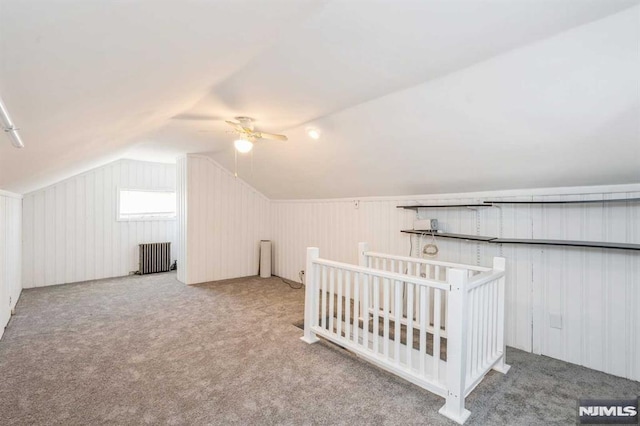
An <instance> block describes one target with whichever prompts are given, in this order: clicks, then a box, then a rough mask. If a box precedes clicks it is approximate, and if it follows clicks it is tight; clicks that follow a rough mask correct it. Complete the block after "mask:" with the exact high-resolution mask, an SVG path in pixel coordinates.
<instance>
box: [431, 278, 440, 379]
mask: <svg viewBox="0 0 640 426" xmlns="http://www.w3.org/2000/svg"><path fill="white" fill-rule="evenodd" d="M441 293H442V290H439V289H434V301H433V377H434V378H435V379H436V380H437V379H438V377H439V374H438V373H439V372H438V369H439V367H440V303H441V301H440V300H441V299H440V295H441Z"/></svg>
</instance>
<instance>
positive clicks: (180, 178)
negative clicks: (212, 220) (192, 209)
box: [176, 157, 189, 283]
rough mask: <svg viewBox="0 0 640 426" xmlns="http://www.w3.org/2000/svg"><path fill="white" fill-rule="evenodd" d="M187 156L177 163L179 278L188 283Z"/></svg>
mask: <svg viewBox="0 0 640 426" xmlns="http://www.w3.org/2000/svg"><path fill="white" fill-rule="evenodd" d="M187 177H188V175H187V157H181V158H179V159H178V161H177V163H176V202H177V203H178V205H177V209H176V257H177V260H178V280H179V281H181V282H183V283H188V282H189V279H188V277H187V268H186V265H187V211H188V207H189V204H188V202H189V200H188V198H187Z"/></svg>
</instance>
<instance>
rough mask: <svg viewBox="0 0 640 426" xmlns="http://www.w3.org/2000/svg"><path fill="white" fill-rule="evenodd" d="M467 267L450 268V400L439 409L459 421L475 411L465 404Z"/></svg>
mask: <svg viewBox="0 0 640 426" xmlns="http://www.w3.org/2000/svg"><path fill="white" fill-rule="evenodd" d="M468 280H469V277H468V274H467V271H465V270H462V269H450V270H449V271H448V283H449V285H450V291H449V294H448V306H447V382H446V387H447V395H446V400H447V402H446V403H445V405H444V406H443V407H442V408H441V409H440V410H439V411H438V412H439V413H440V414H442V415H443V416H445V417H448V418H450V419H451V420H453V421H454V422H456V423H458V424H463V423H464V422H465V421H466V420H467V418H469V415H470V414H471V412H470V411H469V410H467V409H465V408H464V399H465V393H466V388H465V386H466V377H467V371H466V370H467V306H466V299H467V282H468Z"/></svg>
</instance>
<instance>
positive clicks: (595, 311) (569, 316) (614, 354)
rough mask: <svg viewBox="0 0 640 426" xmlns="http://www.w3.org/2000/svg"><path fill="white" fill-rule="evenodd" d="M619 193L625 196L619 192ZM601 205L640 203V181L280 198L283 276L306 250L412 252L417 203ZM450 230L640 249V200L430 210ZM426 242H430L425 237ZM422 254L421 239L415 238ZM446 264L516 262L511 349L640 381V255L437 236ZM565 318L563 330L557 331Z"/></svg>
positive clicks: (346, 257)
mask: <svg viewBox="0 0 640 426" xmlns="http://www.w3.org/2000/svg"><path fill="white" fill-rule="evenodd" d="M614 192H618V193H614ZM505 197H509V198H515V199H520V198H521V197H523V198H524V199H529V200H531V199H532V197H534V199H536V200H538V199H540V200H545V199H553V198H560V199H580V198H582V199H601V198H630V197H640V185H628V186H618V187H609V188H599V187H592V188H570V189H559V190H538V191H534V190H529V191H527V190H522V191H503V192H494V193H477V194H449V195H437V196H425V197H414V198H408V197H398V198H397V199H393V198H388V197H387V198H368V199H362V200H360V202H359V207H358V208H357V209H356V208H355V205H354V200H352V199H338V200H310V201H274V202H273V203H272V206H273V207H272V209H273V212H272V217H273V236H274V247H275V250H274V252H275V269H274V273H275V274H277V275H280V276H283V277H285V278H288V279H293V280H297V279H298V272H299V271H300V270H302V269H304V255H305V247H307V246H317V247H320V256H321V257H324V258H329V259H334V260H340V261H345V262H350V263H356V262H357V243H358V241H368V242H369V243H371V247H372V249H373V250H376V251H381V252H387V253H394V254H402V255H407V254H408V253H409V249H410V238H409V236H407V235H405V234H401V233H400V232H399V231H400V230H401V229H410V228H411V227H412V222H413V219H414V218H415V217H416V213H415V212H413V211H410V210H402V209H397V208H396V206H397V205H402V204H414V203H420V202H424V203H458V202H473V201H477V200H478V199H489V198H493V199H495V198H505ZM420 214H421V216H422V217H432V218H437V219H439V221H440V224H441V225H442V226H443V227H444V229H445V230H447V231H448V232H455V233H463V234H478V235H489V236H502V237H505V238H508V237H519V238H520V237H521V238H543V239H544V238H552V239H575V240H596V241H598V240H602V241H617V242H635V243H640V225H639V223H640V203H637V202H635V203H622V204H607V205H603V204H594V205H564V206H544V207H541V206H531V205H524V206H513V205H506V206H503V207H502V208H501V209H498V208H493V207H492V208H482V209H480V210H479V211H477V212H476V211H475V210H470V209H466V208H461V209H436V210H431V209H430V210H423V211H422V212H421V213H420ZM422 243H423V244H424V243H426V239H425V240H423V242H422ZM413 244H414V254H416V252H417V249H416V246H418V245H419V244H418V238H417V237H414V238H413ZM437 244H438V246H439V247H440V253H439V255H438V257H439V258H440V259H443V260H450V261H460V262H464V263H472V264H476V263H478V262H479V263H481V264H483V265H490V262H491V258H492V257H493V256H495V255H504V256H505V257H507V259H508V264H507V267H508V291H507V344H508V345H510V346H513V347H516V348H520V349H523V350H527V351H532V352H534V353H539V354H544V355H548V356H551V357H553V358H558V359H561V360H565V361H569V362H572V363H576V364H581V365H585V366H587V367H590V368H593V369H596V370H601V371H605V372H608V373H611V374H615V375H618V376H622V377H627V378H632V379H635V380H640V310H639V309H638V306H640V288H639V287H638V283H639V282H640V259H639V257H640V256H639V254H638V252H636V251H622V250H604V249H584V248H569V247H543V246H534V245H508V244H504V245H502V246H500V245H487V244H482V243H481V244H476V243H469V242H464V241H459V240H448V239H443V238H441V239H438V240H437ZM552 314H553V315H561V316H562V321H563V326H562V329H555V328H551V327H550V326H549V317H550V315H552Z"/></svg>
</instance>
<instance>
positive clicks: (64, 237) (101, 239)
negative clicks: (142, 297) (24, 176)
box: [23, 160, 176, 288]
mask: <svg viewBox="0 0 640 426" xmlns="http://www.w3.org/2000/svg"><path fill="white" fill-rule="evenodd" d="M175 170H176V168H175V165H173V164H160V163H149V162H143V161H133V160H119V161H116V162H113V163H110V164H107V165H106V166H103V167H99V168H96V169H93V170H91V171H89V172H87V173H84V174H81V175H78V176H75V177H72V178H70V179H67V180H64V181H62V182H59V183H56V184H55V185H52V186H49V187H47V188H43V189H41V190H38V191H35V192H31V193H29V194H26V195H25V196H24V210H23V241H24V243H23V286H24V287H25V288H29V287H41V286H47V285H54V284H62V283H71V282H78V281H87V280H93V279H99V278H108V277H117V276H122V275H127V274H129V272H131V271H136V270H138V244H140V243H150V242H164V241H169V242H172V243H173V244H172V257H173V258H174V259H175V257H176V256H175V253H176V247H175V222H176V221H175V220H156V221H117V216H116V215H117V211H116V210H117V188H118V187H121V188H139V189H165V188H170V189H175V187H176V172H175Z"/></svg>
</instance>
